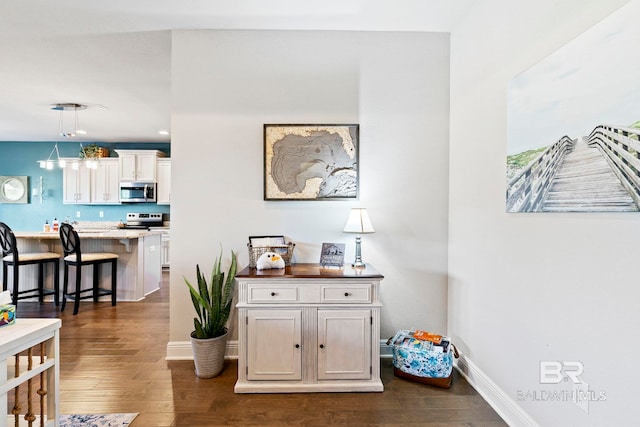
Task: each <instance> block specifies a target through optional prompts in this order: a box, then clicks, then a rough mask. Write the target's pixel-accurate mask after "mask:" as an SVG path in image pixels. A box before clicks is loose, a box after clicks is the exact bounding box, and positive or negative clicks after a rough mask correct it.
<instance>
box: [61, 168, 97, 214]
mask: <svg viewBox="0 0 640 427" xmlns="http://www.w3.org/2000/svg"><path fill="white" fill-rule="evenodd" d="M71 160H72V159H69V160H68V161H67V167H65V168H64V169H62V203H64V204H89V203H91V169H88V168H86V167H84V165H77V168H74V167H72V166H71V165H70V163H71Z"/></svg>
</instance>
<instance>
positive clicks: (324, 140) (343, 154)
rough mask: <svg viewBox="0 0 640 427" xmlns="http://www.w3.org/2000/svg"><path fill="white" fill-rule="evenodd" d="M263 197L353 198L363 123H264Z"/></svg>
mask: <svg viewBox="0 0 640 427" xmlns="http://www.w3.org/2000/svg"><path fill="white" fill-rule="evenodd" d="M263 130H264V200H354V199H357V198H358V191H359V175H360V174H359V152H360V126H359V125H358V124H265V125H264V129H263Z"/></svg>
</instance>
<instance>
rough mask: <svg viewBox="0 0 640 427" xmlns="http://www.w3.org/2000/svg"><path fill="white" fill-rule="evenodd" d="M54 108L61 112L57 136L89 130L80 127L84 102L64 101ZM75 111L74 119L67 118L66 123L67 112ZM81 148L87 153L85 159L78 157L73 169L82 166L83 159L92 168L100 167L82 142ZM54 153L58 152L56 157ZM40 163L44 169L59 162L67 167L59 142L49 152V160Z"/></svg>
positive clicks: (64, 136)
mask: <svg viewBox="0 0 640 427" xmlns="http://www.w3.org/2000/svg"><path fill="white" fill-rule="evenodd" d="M51 109H52V110H56V111H59V112H60V118H59V120H58V135H57V137H58V138H59V137H62V138H73V137H75V136H77V135H86V134H87V132H86V131H84V130H82V129H81V128H80V121H79V119H78V111H81V110H86V109H87V106H86V105H83V104H78V103H75V102H64V103H56V104H53V106H52V107H51ZM70 111H71V112H73V120H67V125H65V112H70ZM69 123H71V124H69ZM80 150H81V151H82V152H83V153H84V154H85V155H84V156H83V157H84V159H78V160H77V161H74V162H73V163H72V164H71V166H72V168H73V169H78V168H79V167H80V163H81V161H84V163H85V166H86V167H87V168H90V169H96V168H97V167H98V163H97V162H96V161H95V160H91V159H88V158H87V156H86V153H85V151H84V147H83V146H82V144H80ZM53 153H55V154H56V157H55V158H52V157H53ZM38 163H39V164H40V167H41V168H43V169H49V170H51V169H53V167H54V165H55V164H57V165H58V167H60V168H64V167H66V163H67V162H66V160H65V159H61V158H60V151H59V150H58V143H57V142H56V144H55V146H54V147H53V150H51V153H50V154H49V157H48V158H47V160H39V161H38Z"/></svg>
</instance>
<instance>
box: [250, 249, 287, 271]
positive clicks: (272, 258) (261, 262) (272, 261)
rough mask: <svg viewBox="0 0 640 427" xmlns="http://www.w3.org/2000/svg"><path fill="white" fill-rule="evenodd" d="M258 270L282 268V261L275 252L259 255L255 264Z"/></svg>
mask: <svg viewBox="0 0 640 427" xmlns="http://www.w3.org/2000/svg"><path fill="white" fill-rule="evenodd" d="M256 268H257V269H258V270H269V269H272V268H284V259H282V257H281V256H280V255H278V254H277V253H275V252H265V253H263V254H262V255H260V258H258V261H257V262H256Z"/></svg>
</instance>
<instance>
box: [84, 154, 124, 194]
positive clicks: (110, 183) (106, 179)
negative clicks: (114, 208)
mask: <svg viewBox="0 0 640 427" xmlns="http://www.w3.org/2000/svg"><path fill="white" fill-rule="evenodd" d="M118 172H119V171H118V159H116V158H115V157H114V158H106V159H105V158H103V159H100V160H98V167H97V168H96V169H92V170H91V204H96V205H110V204H119V203H120V198H119V192H120V174H119V173H118Z"/></svg>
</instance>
